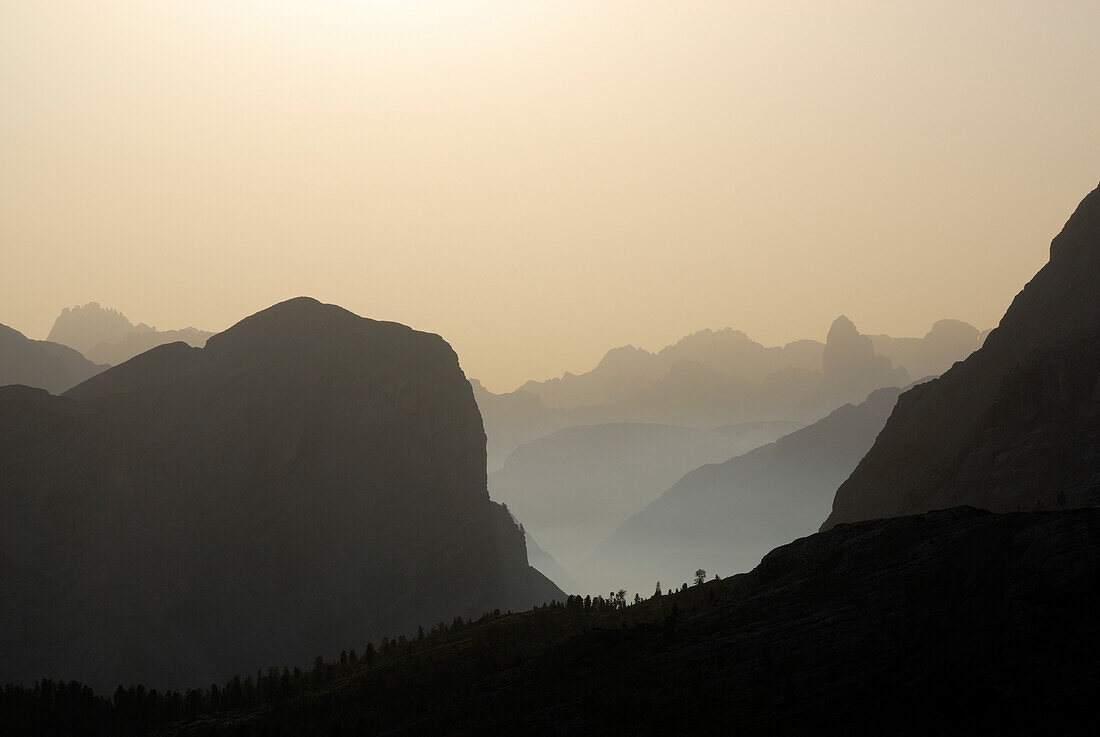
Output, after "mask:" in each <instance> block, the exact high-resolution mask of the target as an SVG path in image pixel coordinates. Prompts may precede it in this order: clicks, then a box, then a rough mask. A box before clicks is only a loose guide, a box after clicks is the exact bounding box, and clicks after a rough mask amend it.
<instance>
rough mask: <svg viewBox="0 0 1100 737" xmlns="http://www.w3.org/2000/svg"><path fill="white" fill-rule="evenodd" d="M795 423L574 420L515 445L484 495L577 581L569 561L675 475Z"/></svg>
mask: <svg viewBox="0 0 1100 737" xmlns="http://www.w3.org/2000/svg"><path fill="white" fill-rule="evenodd" d="M798 427H799V425H798V424H797V423H791V422H761V423H749V424H747V425H735V426H732V427H724V428H720V429H717V430H698V429H694V428H687V427H676V426H672V425H656V424H630V423H612V424H604V425H579V426H575V427H570V428H566V429H564V430H559V431H557V432H555V433H552V434H551V435H548V436H546V437H544V438H540V439H539V440H536V441H533V442H531V443H528V444H526V445H522V446H520V447H519V448H517V449H516V450H515V451H514V452H513V453H512V454H511V455H510V456H509V457H508V460H507V461H506V462H505V464H504V467H503V468H501V469H500V470H499V471H496V472H495V473H493V474H491V475H490V476H489V494H490V496H491V497H492V498H493V499H494V500H496V501H499V502H504V503H506V504H507V505H508V507H509V509H511V510H512V511H513V512H515V513H516V515H517V516H518V517H519V519H520V520H522V521H523V524H524V525H525V526H526V528H527V530H528V532H530V533H531V534H532V535H534V536H535V537H536V538H537V539H538V540H539V543H540V544H541V545H542V546H543V547H544V548H545V549H546V550H547V551H548V552H549V553H550V554H551V555H552V556H553V557H554V558H555V559H557V560H558V561H560V562H561V563H562V565H564V566H565V567H566V569H567V570H572V571H574V573H573V578H578V579H580V580H581V581H583V580H584V578H585V577H584V575H583V574H582V573H581V572H579V571H577V570H576V567H577V565H578V564H580V563H582V562H583V561H584V560H585V559H587V558H588V557H589V556H590V555H591V553H592V552H593V551H594V550H595V548H596V546H597V545H598V544H599V543H600V542H601V541H602V540H603V539H604V538H606V537H607V536H608V535H609V534H611V532H612V531H613V530H614V529H615V528H616V527H618V526H619V525H620V524H621V523H622V522H623V521H624V520H626V519H627V518H628V517H630V516H631V515H632V514H634V513H635V512H638V511H640V510H641V509H642V508H643V507H645V505H646V504H648V503H649V502H651V501H653V500H654V499H655V498H657V496H658V495H659V494H660V493H661V492H662V491H664V490H665V489H667V488H668V487H669V486H670V485H671V484H672V483H673V482H674V481H676V479H678V478H680V477H681V476H682V475H683V474H685V473H687V472H688V471H690V470H691V469H693V468H697V467H698V466H700V465H702V464H704V463H715V462H719V461H723V460H726V459H727V458H730V457H731V456H735V455H740V454H742V453H744V452H746V451H749V450H751V449H753V448H756V447H759V446H761V445H764V444H765V443H769V442H772V441H774V440H775V439H777V438H779V437H780V436H782V435H784V434H786V433H788V432H790V431H792V430H795V429H797V428H798ZM545 572H546V571H544V573H545ZM551 578H553V576H551ZM555 580H557V579H555ZM591 590H594V591H598V590H600V589H591Z"/></svg>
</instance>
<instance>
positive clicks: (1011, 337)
mask: <svg viewBox="0 0 1100 737" xmlns="http://www.w3.org/2000/svg"><path fill="white" fill-rule="evenodd" d="M1098 284H1100V189H1098V190H1094V191H1093V192H1092V193H1090V194H1089V195H1088V196H1087V197H1086V198H1085V199H1084V200H1083V201H1082V202H1081V204H1080V205H1079V206H1078V207H1077V210H1076V211H1075V212H1074V213H1073V215H1072V216H1071V217H1070V219H1069V221H1068V222H1067V223H1066V225H1065V227H1064V228H1063V229H1062V232H1061V233H1059V235H1058V236H1057V237H1056V238H1055V239H1054V240H1053V242H1052V243H1051V246H1050V261H1049V262H1048V263H1047V264H1046V265H1045V266H1044V267H1043V268H1042V269H1041V270H1040V271H1039V272H1038V273H1037V274H1036V275H1035V277H1034V278H1033V279H1032V280H1031V281H1030V282H1029V283H1028V284H1027V285H1026V286H1025V287H1024V289H1023V291H1021V292H1020V293H1019V294H1018V295H1017V296H1016V298H1015V299H1014V300H1013V302H1012V305H1011V306H1010V307H1009V308H1008V311H1007V312H1006V313H1005V315H1004V317H1003V318H1002V319H1001V323H1000V325H999V327H997V328H996V329H994V330H993V331H992V332H991V333H990V334H989V336H988V337H987V338H986V339H985V342H984V344H983V345H982V347H981V348H980V349H979V350H977V351H975V352H974V353H973V354H972V355H971V356H970V357H969V358H967V359H966V360H965V361H963V362H961V363H958V364H956V365H955V366H954V367H953V368H951V370H949V371H948V372H947V373H945V374H944V375H943V376H941V377H940V378H939V379H936V380H934V381H930V382H928V383H926V384H922V385H920V386H917V387H915V388H914V389H912V390H911V391H909V392H906V393H905V394H903V395H902V396H901V398H900V399H899V400H898V403H897V407H896V408H895V410H894V413H893V414H892V415H891V417H890V419H889V421H888V422H887V423H886V427H885V428H884V429H883V431H882V434H881V435H880V436H879V438H878V440H877V441H876V442H875V445H874V447H872V448H871V450H870V451H869V452H868V453H867V456H866V457H865V458H864V459H863V460H862V462H861V463H860V464H859V466H858V467H857V468H856V469H855V471H854V472H853V473H852V475H851V477H850V478H849V479H848V480H847V481H845V482H844V484H843V485H841V486H840V488H839V489H838V490H837V493H836V498H835V500H834V503H833V510H832V514H831V515H830V516H829V518H828V520H827V522H826V523H825V526H826V527H828V526H831V525H833V524H836V523H838V522H848V521H855V520H861V519H872V518H876V517H888V516H896V515H900V514H909V513H915V512H921V511H925V510H929V509H937V508H945V507H951V506H956V505H959V504H969V505H973V506H980V507H983V508H987V509H992V510H994V511H1009V510H1015V509H1019V508H1052V507H1060V506H1066V505H1069V506H1082V505H1095V504H1097V503H1100V452H1098V450H1097V448H1098V447H1100V360H1098V351H1100V348H1098V346H1100V288H1097V285H1098Z"/></svg>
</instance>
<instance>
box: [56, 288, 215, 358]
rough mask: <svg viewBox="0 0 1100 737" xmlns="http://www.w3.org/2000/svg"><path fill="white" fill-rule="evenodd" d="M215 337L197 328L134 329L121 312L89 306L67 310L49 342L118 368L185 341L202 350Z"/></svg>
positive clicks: (142, 324) (94, 303) (58, 321)
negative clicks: (154, 351) (208, 340)
mask: <svg viewBox="0 0 1100 737" xmlns="http://www.w3.org/2000/svg"><path fill="white" fill-rule="evenodd" d="M211 335H213V333H209V332H206V331H205V330H197V329H196V328H193V327H188V328H184V329H182V330H157V329H156V328H153V327H150V326H149V325H146V324H145V323H140V324H138V325H134V324H133V323H132V322H130V321H129V320H128V319H127V318H126V316H125V315H123V314H122V313H121V312H119V311H118V310H112V309H109V308H103V307H100V306H99V303H97V302H89V303H88V304H86V305H83V306H79V307H66V308H65V309H63V310H62V311H61V314H60V315H58V317H57V319H56V320H55V321H54V324H53V328H51V329H50V335H49V338H48V339H49V340H51V341H55V342H57V343H63V344H64V345H67V346H70V347H72V348H75V349H76V350H78V351H80V352H81V353H83V354H84V355H85V356H87V357H88V358H89V359H90V360H92V361H95V362H96V363H104V364H109V365H111V366H117V365H118V364H120V363H123V362H125V361H128V360H130V359H131V358H133V357H134V356H136V355H138V354H140V353H144V352H145V351H147V350H149V349H150V348H155V347H157V346H158V345H163V344H165V343H175V342H177V341H182V342H184V343H187V344H188V345H191V346H195V347H198V348H201V347H202V346H203V345H204V344H205V343H206V340H207V338H209V337H210V336H211Z"/></svg>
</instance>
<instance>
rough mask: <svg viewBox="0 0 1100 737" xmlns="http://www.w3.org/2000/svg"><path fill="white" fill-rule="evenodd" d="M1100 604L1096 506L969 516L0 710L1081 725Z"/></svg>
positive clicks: (676, 728) (1089, 727) (492, 730)
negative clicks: (179, 679)
mask: <svg viewBox="0 0 1100 737" xmlns="http://www.w3.org/2000/svg"><path fill="white" fill-rule="evenodd" d="M1098 605H1100V510H1095V509H1086V510H1075V511H1066V512H1027V513H1015V514H1007V515H996V514H992V513H988V512H980V511H977V510H974V509H969V508H959V509H954V510H949V511H944V512H934V513H930V514H927V515H924V516H915V517H903V518H895V519H889V520H878V521H872V522H863V523H859V524H855V525H840V526H838V527H836V528H834V529H832V530H829V531H828V532H824V533H819V534H815V535H812V536H810V537H807V538H803V539H800V540H796V541H795V542H793V543H791V544H789V545H786V546H784V547H782V548H778V549H776V550H774V551H773V552H771V553H770V554H769V555H768V556H766V557H765V558H764V560H763V561H762V562H761V564H760V565H759V566H758V567H757V568H756V569H755V570H753V571H752V572H751V573H749V574H743V575H740V576H736V577H733V578H729V579H725V580H722V581H712V582H709V583H707V584H704V585H702V586H695V587H692V588H690V589H688V590H685V591H683V592H679V593H676V594H674V595H667V594H666V595H665V596H662V597H654V598H652V599H649V600H646V601H643V602H641V603H639V604H633V605H629V606H625V607H615V606H611V605H609V604H608V603H607V602H593V603H592V604H591V605H590V606H589V605H587V603H586V602H581V601H579V600H578V599H576V598H574V599H570V601H569V603H568V604H567V605H565V606H551V607H544V608H539V609H536V610H533V611H530V612H526V613H523V614H517V615H508V616H498V617H488V618H483V619H482V620H481V621H479V622H476V623H455V624H454V625H452V626H448V627H441V628H437V629H435V630H433V631H432V632H431V633H430V634H428V635H426V636H425V637H424V638H423V639H416V640H410V641H408V642H399V643H387V644H385V645H384V646H383V647H381V648H380V649H379V650H378V651H376V650H375V648H374V647H370V648H368V649H367V650H366V652H365V653H364V654H363V655H362V656H359V657H357V656H356V654H355V653H347V654H344V655H342V656H341V657H340V658H339V659H338V660H337V661H335V662H332V661H330V662H328V663H322V664H320V665H319V666H318V667H315V668H314V669H312V670H311V671H307V672H295V673H284V674H283V675H282V676H280V674H279V671H278V670H272V671H271V672H270V675H268V674H264V676H263V678H262V679H261V680H260V681H253V680H252V679H251V677H249V678H247V679H245V680H244V681H243V682H242V681H236V682H233V683H228V684H225V686H224V687H220V686H219V687H218V689H216V690H205V691H194V692H190V693H188V694H186V695H180V694H163V693H162V694H149V693H148V692H141V691H136V690H134V689H131V690H130V691H128V692H123V693H120V694H118V695H116V697H115V699H114V704H113V705H112V704H110V703H108V702H106V701H102V700H100V701H96V700H95V699H94V698H93V697H92V696H91V695H90V694H88V693H86V692H84V693H82V692H81V690H80V688H79V687H77V686H62V685H60V684H47V685H46V686H45V687H42V686H40V687H39V689H38V690H37V691H35V690H23V691H19V690H13V689H8V690H7V691H6V692H5V693H4V695H3V700H2V701H0V706H2V707H3V708H4V709H6V710H7V711H8V712H9V714H10V717H11V719H12V722H11V723H12V724H17V725H20V726H23V725H26V726H27V727H28V730H26V731H28V733H29V732H30V729H29V728H30V727H33V726H35V725H42V724H43V723H44V722H46V721H49V720H52V721H51V724H52V725H53V726H57V727H59V732H60V733H66V732H73V733H76V732H79V733H83V734H95V733H96V732H97V731H99V732H109V733H137V732H140V731H142V729H144V728H148V727H152V728H153V731H155V732H157V733H162V734H189V735H207V734H213V735H233V736H235V737H241V736H247V735H329V734H345V735H346V734H352V735H373V734H380V733H384V734H402V735H437V734H438V735H485V734H519V735H544V734H546V735H577V734H632V735H635V734H637V735H667V734H677V735H679V734H693V735H694V734H747V735H762V734H769V735H770V734H792V735H795V734H796V735H804V734H845V735H862V734H867V735H880V734H903V735H923V734H1061V735H1074V734H1092V733H1093V730H1094V727H1095V724H1094V721H1093V717H1094V705H1095V703H1097V700H1098V699H1100V686H1098V684H1100V658H1098V656H1100V625H1098V624H1097V622H1096V618H1095V612H1096V607H1097V606H1098ZM361 652H362V651H361ZM17 720H18V721H17ZM78 722H79V727H80V728H79V729H78V728H74V725H76V724H77V723H78Z"/></svg>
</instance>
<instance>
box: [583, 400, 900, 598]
mask: <svg viewBox="0 0 1100 737" xmlns="http://www.w3.org/2000/svg"><path fill="white" fill-rule="evenodd" d="M900 391H901V390H900V389H896V388H892V389H879V390H878V391H876V392H874V393H872V394H871V395H870V396H869V397H867V399H866V400H865V401H864V402H863V403H861V404H860V405H858V406H853V405H850V404H848V405H845V406H843V407H841V408H840V409H837V410H835V411H833V412H832V413H831V414H830V415H829V416H828V417H826V418H824V419H822V420H819V421H817V422H815V423H814V424H812V425H810V426H809V427H805V428H803V429H801V430H798V431H796V432H793V433H791V434H790V435H787V436H785V437H782V438H780V439H779V440H777V441H775V442H774V443H771V444H769V445H765V446H763V447H761V448H757V449H756V450H753V451H751V452H749V453H746V454H745V455H742V456H739V457H737V458H732V459H730V460H727V461H726V462H725V463H719V464H712V465H706V466H702V467H701V468H697V469H695V470H693V471H691V472H690V473H688V474H687V475H685V476H684V477H683V478H681V479H680V480H679V481H677V482H676V483H675V485H673V486H672V487H671V488H670V489H668V490H667V491H665V492H664V493H663V494H661V496H660V497H659V498H658V499H656V500H655V501H654V502H652V503H651V504H649V506H647V507H646V508H645V509H644V510H643V511H641V512H639V513H638V514H636V515H634V516H633V517H631V518H630V519H628V520H627V521H626V522H624V523H623V524H622V526H621V527H619V528H618V529H617V530H615V532H614V534H612V535H611V536H610V537H609V538H608V539H607V540H606V541H605V542H604V543H603V544H601V545H600V547H599V549H598V550H597V551H596V554H595V555H594V556H592V558H591V559H590V560H589V561H587V563H586V564H585V565H584V566H582V567H581V569H582V570H584V571H586V572H588V574H589V576H591V577H592V579H594V580H592V581H591V584H592V585H593V586H594V587H595V588H592V590H594V591H602V590H605V589H607V588H608V586H612V585H621V586H625V587H626V588H627V589H629V590H634V591H646V590H649V589H650V588H652V587H653V585H654V583H655V582H656V581H662V582H664V583H665V584H666V585H668V584H672V585H676V584H678V583H680V582H683V581H686V580H689V579H690V578H691V575H692V572H693V571H695V570H696V569H698V568H703V569H705V570H708V571H711V572H714V573H721V574H723V575H725V574H729V573H738V572H742V571H747V570H749V569H750V568H751V567H752V566H754V565H756V563H757V562H758V561H759V560H760V558H761V557H762V556H763V555H764V554H765V553H767V552H768V551H769V550H771V549H772V548H774V547H775V546H776V545H781V544H783V543H785V542H788V541H790V540H793V539H794V538H796V537H801V536H803V535H807V534H810V533H811V532H813V531H814V530H816V529H817V527H818V526H819V524H820V520H821V518H822V517H823V516H824V515H826V514H827V513H828V510H829V505H830V503H831V501H832V496H833V489H835V488H836V486H837V484H839V483H840V482H841V481H843V480H844V479H845V478H847V476H848V474H850V473H851V472H852V469H853V468H855V466H856V464H857V463H859V459H860V458H862V457H863V454H864V453H866V452H867V449H868V448H870V447H871V444H872V443H874V440H875V436H876V435H877V434H878V432H879V430H881V429H882V426H883V424H885V422H886V418H887V417H888V416H889V415H890V410H891V409H892V408H893V406H894V402H895V400H896V399H897V396H898V394H899V393H900Z"/></svg>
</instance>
